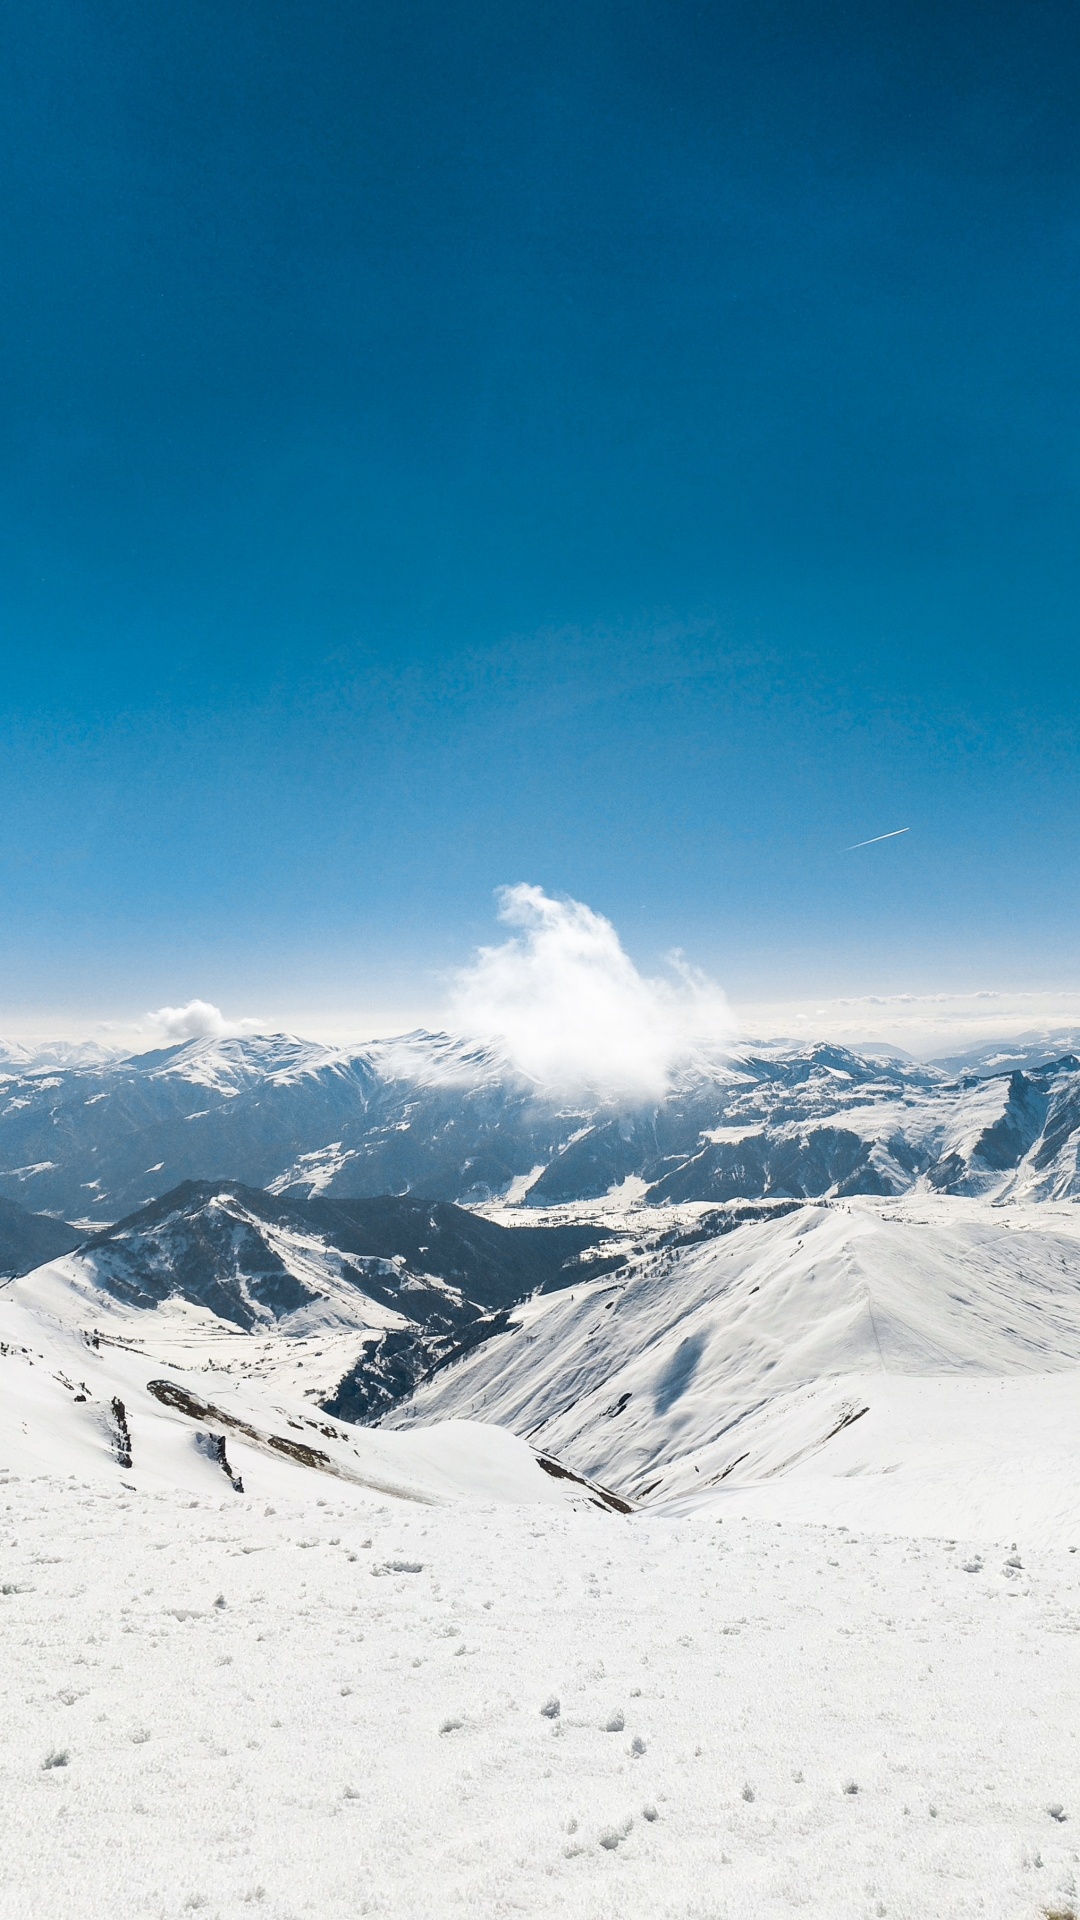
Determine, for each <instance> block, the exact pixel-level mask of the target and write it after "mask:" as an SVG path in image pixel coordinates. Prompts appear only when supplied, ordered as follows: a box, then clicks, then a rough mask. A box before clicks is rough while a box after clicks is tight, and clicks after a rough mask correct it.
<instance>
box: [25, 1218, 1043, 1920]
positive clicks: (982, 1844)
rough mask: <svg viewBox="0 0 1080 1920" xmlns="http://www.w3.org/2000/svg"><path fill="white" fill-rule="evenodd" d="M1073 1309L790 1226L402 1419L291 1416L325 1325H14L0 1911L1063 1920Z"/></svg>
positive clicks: (1015, 1239) (102, 1298)
mask: <svg viewBox="0 0 1080 1920" xmlns="http://www.w3.org/2000/svg"><path fill="white" fill-rule="evenodd" d="M668 1218H669V1219H670V1218H671V1215H669V1216H668ZM695 1218H697V1214H696V1213H695V1214H690V1215H689V1216H688V1218H687V1222H686V1224H687V1225H690V1224H691V1223H692V1222H693V1220H694V1219H695ZM305 1257H306V1256H305ZM1078 1272H1080V1218H1078V1217H1077V1215H1076V1212H1075V1210H1074V1209H1070V1208H1067V1207H1052V1206H1046V1205H1044V1206H1040V1207H1026V1208H1025V1207H1013V1208H1008V1209H993V1208H991V1207H988V1206H986V1205H985V1204H983V1203H981V1202H975V1201H970V1202H969V1201H958V1200H955V1199H950V1200H944V1199H942V1200H938V1199H934V1198H933V1197H925V1198H920V1199H919V1200H918V1201H915V1200H911V1201H904V1202H896V1201H889V1202H872V1201H858V1202H851V1203H846V1204H845V1203H841V1204H833V1205H821V1206H810V1207H805V1208H801V1209H798V1210H797V1211H795V1212H792V1213H790V1214H788V1215H786V1216H784V1217H781V1218H773V1219H771V1220H766V1221H763V1222H760V1223H757V1224H748V1225H743V1226H740V1227H739V1228H738V1229H737V1231H735V1232H733V1233H731V1234H726V1235H722V1236H721V1237H720V1238H718V1239H713V1240H705V1241H700V1242H697V1243H691V1244H688V1245H683V1246H670V1247H668V1248H665V1249H660V1250H659V1251H657V1250H656V1249H655V1248H654V1249H653V1250H652V1251H642V1252H641V1253H640V1254H638V1255H636V1256H634V1258H633V1259H632V1261H631V1264H630V1267H629V1269H628V1271H627V1273H626V1274H625V1275H620V1276H613V1275H610V1274H609V1275H605V1276H602V1277H600V1278H598V1279H596V1280H592V1281H589V1280H586V1281H584V1282H583V1283H582V1284H580V1285H577V1286H575V1287H574V1288H573V1289H571V1290H570V1291H569V1292H564V1293H557V1294H553V1295H548V1296H542V1297H540V1298H538V1299H536V1300H534V1301H532V1302H530V1303H527V1305H526V1306H525V1307H524V1308H523V1309H521V1310H520V1313H519V1314H518V1316H517V1318H518V1320H519V1321H520V1331H519V1332H517V1333H516V1334H509V1335H506V1336H502V1337H500V1338H498V1339H496V1340H493V1341H492V1342H490V1343H489V1344H488V1346H487V1347H485V1348H484V1349H482V1350H480V1352H479V1353H477V1354H476V1355H474V1356H472V1357H471V1358H468V1359H466V1360H465V1361H463V1362H462V1363H460V1364H459V1365H458V1366H456V1367H454V1368H451V1369H448V1370H447V1371H446V1372H445V1373H444V1374H442V1375H439V1376H436V1380H435V1381H434V1382H433V1383H432V1386H431V1388H429V1389H425V1392H424V1394H422V1395H421V1396H419V1397H418V1399H417V1401H416V1402H414V1404H413V1406H412V1408H411V1409H410V1410H409V1414H410V1417H409V1419H408V1421H407V1424H405V1425H404V1426H402V1427H400V1428H396V1429H393V1430H391V1429H388V1428H386V1427H383V1428H379V1429H374V1430H373V1429H367V1428H358V1427H353V1426H351V1425H349V1424H348V1423H347V1422H344V1421H340V1420H337V1419H329V1418H328V1417H327V1416H326V1415H325V1414H322V1413H320V1412H319V1411H318V1409H317V1408H314V1407H313V1406H312V1404H311V1402H310V1400H309V1399H308V1398H307V1397H306V1395H305V1392H304V1390H303V1389H301V1388H299V1387H298V1386H297V1385H296V1381H297V1379H299V1378H303V1377H305V1376H306V1374H307V1368H306V1367H305V1369H304V1373H303V1374H302V1375H298V1374H296V1373H295V1371H293V1369H295V1359H296V1355H297V1353H298V1352H300V1353H304V1354H307V1355H308V1356H309V1357H310V1359H311V1361H312V1362H314V1361H315V1359H316V1358H317V1357H318V1355H319V1353H320V1352H323V1353H325V1351H326V1347H325V1343H328V1342H330V1341H332V1340H336V1339H339V1338H344V1337H348V1336H345V1335H343V1334H341V1333H339V1332H338V1331H337V1330H336V1329H335V1328H334V1327H326V1328H321V1329H319V1330H318V1331H317V1332H314V1333H312V1334H311V1335H310V1336H308V1337H307V1340H306V1341H305V1340H301V1339H299V1338H294V1339H282V1338H280V1337H278V1336H274V1335H272V1334H269V1333H264V1332H263V1331H261V1330H258V1331H256V1332H254V1333H252V1334H245V1333H242V1332H240V1331H236V1332H233V1333H231V1334H227V1333H223V1332H222V1330H221V1326H220V1323H218V1324H217V1325H212V1324H210V1319H211V1317H210V1316H207V1315H205V1314H202V1315H200V1313H199V1312H198V1311H197V1310H194V1309H191V1308H189V1307H183V1306H182V1305H177V1304H176V1303H169V1304H168V1305H167V1306H166V1307H163V1308H158V1309H157V1310H155V1311H147V1310H145V1309H136V1308H133V1307H130V1306H127V1305H124V1304H122V1303H120V1302H118V1301H115V1300H113V1299H110V1297H109V1296H107V1295H105V1294H103V1293H100V1292H99V1291H97V1290H96V1289H95V1288H94V1287H93V1285H92V1278H91V1275H90V1272H89V1270H88V1269H87V1268H86V1267H85V1266H84V1267H80V1266H79V1264H78V1262H77V1261H72V1260H64V1261H59V1262H56V1263H54V1264H53V1265H52V1266H50V1267H46V1268H42V1269H39V1270H38V1272H37V1273H36V1274H34V1275H30V1276H27V1277H25V1278H23V1279H21V1280H18V1281H15V1282H12V1283H10V1284H9V1285H8V1286H6V1287H2V1288H0V1716H2V1724H3V1729H4V1739H3V1741H2V1742H0V1805H2V1807H3V1810H4V1824H3V1835H4V1842H5V1844H4V1848H3V1853H2V1856H0V1857H2V1863H3V1864H2V1868H0V1920H28V1917H29V1920H36V1917H37V1916H38V1915H42V1916H44V1915H49V1916H50V1920H56V1917H58V1920H68V1916H71V1920H186V1917H187V1916H188V1915H189V1914H192V1913H199V1914H203V1915H205V1916H206V1917H207V1920H234V1917H235V1920H241V1917H242V1916H246V1915H249V1914H252V1913H258V1914H265V1915H266V1916H268V1920H305V1917H306V1916H315V1917H316V1920H353V1916H356V1915H372V1916H387V1917H389V1920H442V1916H443V1915H448V1916H453V1915H456V1914H461V1915H463V1916H477V1920H488V1917H489V1916H497V1915H524V1916H530V1917H532V1916H536V1917H538V1920H539V1917H542V1916H547V1915H552V1916H554V1915H555V1914H569V1915H571V1916H580V1920H774V1916H786V1915H789V1914H791V1913H794V1912H802V1913H806V1914H809V1915H813V1916H819V1917H820V1920H871V1917H873V1920H881V1917H882V1916H891V1920H930V1917H931V1916H932V1917H933V1920H1047V1916H1057V1917H1058V1920H1076V1916H1077V1915H1078V1914H1080V1893H1078V1883H1080V1754H1078V1742H1080V1552H1077V1551H1076V1549H1077V1548H1080V1391H1078V1388H1080V1377H1078V1376H1080V1288H1078V1287H1077V1277H1078ZM351 1337H352V1339H353V1340H354V1341H355V1339H356V1334H355V1333H353V1334H352V1336H351ZM316 1341H317V1342H318V1343H319V1345H318V1347H316V1345H315V1343H316ZM264 1350H265V1351H264ZM330 1358H331V1359H333V1360H334V1364H336V1363H337V1362H336V1357H335V1356H333V1355H331V1356H330ZM485 1369H486V1371H484V1370H485ZM530 1382H531V1385H530ZM530 1392H531V1394H532V1401H531V1403H530V1401H529V1394H530ZM440 1394H441V1395H442V1396H443V1398H442V1401H441V1403H440V1409H441V1413H442V1414H443V1416H444V1417H443V1418H442V1419H438V1420H437V1419H436V1418H435V1413H436V1410H437V1409H436V1401H437V1400H438V1397H439V1395H440ZM623 1394H628V1395H629V1397H628V1398H627V1399H626V1401H625V1403H624V1404H623V1405H622V1406H621V1408H620V1406H619V1402H620V1400H621V1398H622V1396H623ZM485 1395H486V1396H487V1399H486V1403H485V1400H484V1396H485ZM117 1403H122V1408H121V1411H120V1412H119V1413H118V1411H117ZM470 1409H471V1410H472V1412H473V1413H474V1414H475V1413H480V1414H481V1415H482V1419H479V1420H478V1419H476V1418H471V1419H461V1418H454V1417H451V1418H446V1417H445V1416H446V1415H454V1414H460V1413H462V1412H464V1411H467V1410H470ZM725 1409H726V1410H727V1411H726V1412H725ZM421 1412H422V1413H423V1415H424V1417H423V1418H422V1419H421V1418H419V1417H417V1416H418V1414H419V1413H421ZM492 1420H495V1421H497V1422H498V1424H489V1422H491V1421H492ZM530 1422H531V1423H532V1425H533V1427H534V1428H536V1431H535V1432H534V1434H533V1439H534V1442H535V1444H537V1445H539V1446H541V1447H542V1448H543V1450H544V1451H545V1452H546V1453H549V1454H554V1455H556V1456H557V1457H558V1459H559V1460H561V1461H563V1462H564V1463H566V1464H567V1465H568V1466H569V1467H570V1468H576V1469H577V1470H578V1471H579V1472H582V1471H584V1472H586V1473H587V1474H588V1475H589V1476H590V1477H591V1476H592V1475H593V1474H594V1473H595V1475H596V1477H597V1478H598V1479H600V1480H604V1479H605V1478H610V1479H611V1480H613V1481H615V1482H616V1484H617V1485H618V1486H619V1487H622V1488H624V1489H625V1487H626V1486H627V1485H631V1484H632V1485H634V1486H638V1485H640V1484H641V1483H644V1484H645V1486H646V1488H648V1483H649V1475H650V1474H652V1475H656V1474H659V1475H660V1478H661V1482H662V1484H661V1486H660V1487H659V1489H656V1488H653V1489H652V1490H651V1491H648V1492H647V1495H646V1497H647V1498H648V1500H649V1502H650V1505H649V1506H647V1507H645V1508H639V1509H638V1510H637V1511H634V1512H632V1513H631V1514H629V1515H623V1514H619V1513H617V1512H613V1511H611V1510H610V1509H609V1508H607V1507H606V1506H602V1505H598V1504H597V1497H598V1496H596V1495H595V1493H591V1492H590V1490H589V1488H588V1487H587V1486H585V1485H582V1484H580V1483H579V1482H576V1481H574V1480H573V1479H562V1478H559V1477H556V1476H553V1475H552V1473H551V1472H550V1471H545V1470H544V1468H543V1466H542V1464H541V1462H540V1460H539V1458H538V1457H537V1454H536V1453H535V1452H534V1451H533V1450H532V1448H531V1447H530V1445H529V1444H527V1441H526V1438H525V1437H523V1436H524V1434H525V1432H526V1430H527V1426H528V1424H529V1423H530ZM511 1426H515V1427H517V1428H518V1429H519V1431H518V1432H516V1433H515V1432H512V1431H510V1427H511ZM215 1435H217V1436H219V1437H220V1438H221V1439H223V1440H224V1443H225V1449H226V1454H227V1464H226V1465H223V1463H222V1461H221V1459H220V1458H219V1451H218V1449H217V1447H216V1442H215V1441H214V1439H213V1436H215ZM556 1443H558V1444H556ZM128 1448H130V1451H128V1450H127V1449H128ZM283 1449H285V1451H283ZM740 1456H745V1457H742V1458H740ZM731 1461H734V1462H735V1466H734V1468H733V1470H731V1471H727V1470H726V1468H727V1466H728V1465H729V1463H730V1462H731ZM600 1468H603V1469H604V1471H603V1472H601V1471H600ZM236 1482H239V1483H240V1484H239V1485H237V1484H234V1483H236Z"/></svg>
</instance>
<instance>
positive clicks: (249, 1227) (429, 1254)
mask: <svg viewBox="0 0 1080 1920" xmlns="http://www.w3.org/2000/svg"><path fill="white" fill-rule="evenodd" d="M49 1224H50V1225H52V1226H56V1224H57V1223H55V1222H50V1223H49ZM65 1231H68V1232H70V1230H65ZM608 1237H609V1236H608V1235H607V1234H606V1233H605V1231H604V1229H603V1228H594V1227H590V1226H586V1225H574V1224H571V1225H562V1226H558V1225H556V1226H533V1227H518V1228H508V1227H504V1226H500V1225H498V1224H497V1223H496V1222H495V1221H492V1220H486V1219H483V1218H481V1217H479V1216H477V1215H475V1214H472V1213H467V1212H464V1211H463V1210H462V1209H461V1208H460V1207H456V1206H452V1205H449V1204H447V1203H446V1202H441V1201H435V1202H424V1201H416V1200H411V1199H400V1198H397V1197H394V1196H384V1197H382V1198H381V1199H372V1200H327V1199H320V1198H315V1199H312V1200H304V1199H302V1198H299V1197H294V1196H287V1197H278V1196H275V1195H273V1194H269V1193H266V1192H265V1191H262V1190H260V1189H257V1188H252V1187H245V1186H242V1185H240V1184H238V1183H236V1182H220V1181H219V1182H216V1183H212V1182H208V1181H188V1182H186V1183H184V1184H183V1185H181V1186H180V1187H177V1188H175V1189H174V1190H173V1192H172V1193H169V1194H166V1195H164V1196H163V1198H162V1199H160V1200H158V1201H155V1202H152V1203H151V1204H150V1205H149V1206H147V1207H144V1208H142V1209H141V1210H140V1211H139V1212H137V1213H135V1214H132V1215H130V1216H128V1217H127V1218H126V1219H124V1220H121V1221H119V1222H118V1223H117V1225H116V1226H114V1227H112V1228H109V1229H107V1230H106V1231H104V1232H102V1233H98V1234H95V1235H92V1236H91V1237H90V1238H89V1239H86V1240H84V1241H83V1243H82V1244H81V1245H80V1247H79V1249H78V1251H77V1252H76V1253H73V1254H72V1255H71V1256H70V1257H69V1258H68V1259H67V1260H65V1261H62V1262H61V1263H60V1267H59V1268H58V1271H59V1272H61V1273H62V1275H63V1277H64V1280H65V1283H66V1284H67V1285H68V1286H69V1287H73V1288H74V1289H75V1291H76V1292H77V1293H78V1295H79V1297H80V1299H81V1300H82V1301H83V1302H84V1304H85V1306H86V1309H87V1311H89V1312H90V1313H91V1315H92V1314H93V1313H95V1312H109V1311H115V1310H120V1309H123V1310H124V1312H125V1314H126V1318H125V1335H124V1337H125V1338H126V1339H128V1340H130V1341H134V1342H135V1343H136V1344H137V1345H139V1344H144V1343H145V1341H146V1340H147V1339H149V1340H150V1342H151V1345H153V1343H154V1341H155V1340H159V1339H160V1328H161V1325H162V1324H165V1325H168V1326H169V1327H170V1328H171V1336H170V1337H171V1338H172V1340H173V1342H174V1345H175V1343H177V1342H179V1346H178V1347H176V1350H177V1351H180V1349H181V1348H182V1349H183V1351H184V1352H185V1353H186V1354H187V1355H188V1357H189V1359H190V1360H192V1361H195V1360H196V1359H197V1358H198V1357H199V1356H200V1355H201V1357H202V1359H203V1361H207V1360H210V1361H212V1362H213V1364H214V1365H215V1366H217V1367H219V1368H220V1367H222V1366H224V1367H226V1368H235V1367H237V1366H239V1367H241V1369H242V1370H244V1371H246V1372H247V1373H248V1374H252V1373H257V1374H259V1375H260V1376H261V1377H264V1378H265V1377H271V1376H273V1377H275V1378H277V1377H279V1376H288V1377H289V1379H290V1380H291V1383H292V1389H293V1391H300V1392H303V1393H304V1395H305V1397H308V1398H317V1399H318V1400H319V1403H320V1404H321V1405H323V1406H325V1407H327V1408H328V1409H330V1410H331V1411H333V1412H335V1413H337V1414H338V1415H340V1416H341V1417H343V1418H346V1419H352V1420H357V1419H361V1420H371V1419H372V1418H374V1417H375V1416H377V1415H378V1414H379V1413H381V1412H382V1411H384V1410H385V1408H386V1407H387V1406H389V1405H390V1404H392V1403H393V1402H394V1401H395V1400H397V1399H400V1398H401V1397H402V1395H404V1394H405V1393H407V1392H408V1391H409V1390H410V1389H411V1387H412V1386H414V1385H415V1384H416V1382H417V1381H418V1380H419V1379H421V1378H422V1377H423V1376H424V1375H425V1374H426V1373H427V1372H428V1371H429V1370H430V1369H431V1368H432V1367H434V1366H437V1365H438V1364H439V1363H440V1361H442V1360H444V1359H445V1358H446V1357H447V1356H448V1355H450V1354H452V1353H455V1352H458V1351H460V1350H462V1349H463V1348H464V1347H466V1346H468V1345H469V1344H471V1343H472V1342H474V1341H476V1340H480V1339H483V1338H485V1337H487V1336H488V1335H489V1334H490V1333H491V1332H492V1331H494V1330H496V1329H497V1328H498V1327H499V1326H501V1325H502V1324H504V1322H505V1319H506V1312H507V1309H508V1308H509V1307H511V1306H513V1305H515V1304H516V1303H517V1302H518V1301H520V1300H522V1299H524V1298H526V1297H527V1296H528V1295H530V1294H532V1293H534V1292H536V1291H537V1290H538V1289H540V1288H543V1287H546V1286H551V1285H562V1284H565V1283H566V1281H567V1279H568V1277H570V1276H574V1275H577V1276H580V1275H582V1274H583V1273H584V1272H586V1271H589V1272H594V1271H597V1270H599V1269H600V1268H603V1269H605V1270H606V1268H607V1267H608V1266H609V1265H610V1264H611V1262H610V1261H605V1260H604V1258H603V1251H602V1243H603V1242H604V1241H605V1239H607V1238H608ZM70 1244H71V1242H70V1239H69V1240H67V1241H66V1242H65V1245H67V1246H70ZM60 1250H61V1249H59V1248H58V1249H54V1251H60ZM586 1250H588V1257H589V1258H590V1259H591V1260H592V1265H590V1266H589V1267H583V1266H582V1264H581V1261H582V1258H583V1256H585V1254H586ZM151 1316H152V1317H153V1319H154V1320H155V1322H156V1323H157V1324H155V1326H154V1327H153V1328H152V1329H151V1328H150V1326H149V1319H150V1317H151ZM245 1335H246V1336H248V1338H247V1339H246V1340H245V1339H243V1338H240V1337H239V1336H245ZM154 1350H155V1351H163V1349H161V1348H160V1346H159V1347H156V1348H155V1349H154ZM298 1372H302V1373H303V1379H302V1381H301V1382H300V1383H299V1384H297V1381H296V1378H295V1376H296V1374H297V1373H298Z"/></svg>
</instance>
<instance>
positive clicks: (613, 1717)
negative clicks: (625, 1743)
mask: <svg viewBox="0 0 1080 1920" xmlns="http://www.w3.org/2000/svg"><path fill="white" fill-rule="evenodd" d="M625 1725H626V1715H625V1714H624V1712H623V1710H622V1708H621V1707H616V1709H615V1711H614V1713H612V1714H609V1715H608V1717H607V1719H606V1720H605V1721H604V1732H605V1733H621V1732H622V1730H623V1728H624V1727H625Z"/></svg>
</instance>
